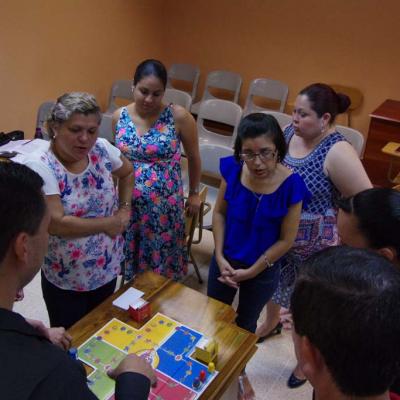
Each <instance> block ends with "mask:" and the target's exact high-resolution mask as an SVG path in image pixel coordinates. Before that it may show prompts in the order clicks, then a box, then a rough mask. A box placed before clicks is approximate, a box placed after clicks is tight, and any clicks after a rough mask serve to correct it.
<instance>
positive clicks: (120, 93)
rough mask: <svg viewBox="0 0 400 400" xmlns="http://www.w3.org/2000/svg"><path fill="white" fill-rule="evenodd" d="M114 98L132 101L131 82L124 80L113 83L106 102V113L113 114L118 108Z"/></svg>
mask: <svg viewBox="0 0 400 400" xmlns="http://www.w3.org/2000/svg"><path fill="white" fill-rule="evenodd" d="M116 98H121V99H126V100H130V101H133V94H132V81H131V80H127V79H125V80H119V81H115V82H114V83H113V85H112V87H111V92H110V97H109V100H108V106H107V111H106V112H107V113H113V112H114V111H115V110H116V109H117V108H118V106H117V104H116V103H115V99H116Z"/></svg>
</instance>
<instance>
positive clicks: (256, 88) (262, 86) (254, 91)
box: [244, 78, 289, 115]
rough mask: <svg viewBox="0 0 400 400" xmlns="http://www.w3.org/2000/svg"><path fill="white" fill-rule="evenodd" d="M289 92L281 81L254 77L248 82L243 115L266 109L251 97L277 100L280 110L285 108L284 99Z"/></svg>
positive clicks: (285, 99)
mask: <svg viewBox="0 0 400 400" xmlns="http://www.w3.org/2000/svg"><path fill="white" fill-rule="evenodd" d="M288 94H289V87H288V85H286V84H285V83H283V82H280V81H275V80H273V79H262V78H259V79H254V80H253V81H252V82H251V83H250V87H249V92H248V94H247V99H246V103H245V107H244V115H247V114H250V113H253V112H257V111H263V110H267V108H265V107H260V106H257V105H256V104H254V101H253V97H254V96H258V97H264V98H266V99H270V100H277V101H279V108H278V111H280V112H282V113H283V111H284V110H285V106H286V101H287V98H288Z"/></svg>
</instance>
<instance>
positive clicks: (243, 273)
mask: <svg viewBox="0 0 400 400" xmlns="http://www.w3.org/2000/svg"><path fill="white" fill-rule="evenodd" d="M252 277H253V276H252V274H251V271H250V269H235V274H234V275H232V278H231V279H232V281H234V282H236V283H239V282H242V281H247V280H248V279H251V278H252Z"/></svg>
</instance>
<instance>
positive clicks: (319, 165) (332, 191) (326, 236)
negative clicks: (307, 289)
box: [256, 83, 372, 388]
mask: <svg viewBox="0 0 400 400" xmlns="http://www.w3.org/2000/svg"><path fill="white" fill-rule="evenodd" d="M349 105H350V99H349V97H348V96H346V95H344V94H341V93H336V92H335V91H334V90H333V89H332V88H331V87H330V86H328V85H325V84H320V83H316V84H312V85H310V86H307V87H306V88H305V89H303V90H302V91H301V92H300V93H299V95H298V96H297V98H296V102H295V108H294V110H293V123H292V124H290V125H289V126H287V127H286V129H285V130H284V135H285V138H286V142H287V143H288V152H287V155H286V157H285V159H284V161H283V164H284V165H286V166H287V167H288V168H290V169H291V170H292V171H293V172H297V173H298V174H299V175H300V176H301V177H302V178H303V179H304V182H305V184H306V185H307V188H308V190H309V191H310V192H311V194H312V198H311V201H310V202H309V203H308V204H307V205H306V206H305V207H304V208H303V211H302V215H301V220H300V225H299V230H298V234H297V238H296V241H295V244H294V246H293V248H292V250H291V251H290V252H289V253H287V255H286V257H285V260H284V261H283V262H282V266H281V278H280V282H279V286H278V289H277V291H276V292H275V294H274V296H273V298H272V300H271V301H270V302H269V303H268V304H267V318H266V321H265V322H264V323H263V324H262V325H260V326H259V328H258V329H257V332H256V333H257V334H258V335H259V336H260V339H259V341H260V342H261V341H263V340H265V339H266V338H267V337H269V336H271V335H272V334H276V333H280V330H281V329H282V325H281V324H280V321H279V311H280V307H281V306H283V307H286V308H288V307H289V302H290V296H291V293H292V289H293V285H294V282H295V278H296V275H297V269H298V267H299V265H300V264H301V263H302V262H303V261H304V260H305V259H306V258H307V257H309V256H310V255H311V254H313V253H315V252H317V251H319V250H321V249H323V248H325V247H328V246H334V245H336V244H338V234H337V227H336V217H337V208H336V207H335V206H334V199H335V197H336V196H337V195H339V194H341V195H343V196H346V197H347V196H352V195H354V194H356V193H358V192H360V191H361V190H364V189H368V188H370V187H371V186H372V185H371V182H370V180H369V178H368V176H367V174H366V172H365V170H364V168H363V166H362V164H361V161H360V159H359V158H358V156H357V153H356V152H355V150H354V149H353V147H352V146H351V145H350V144H349V143H348V142H347V141H346V139H345V138H344V137H343V136H342V135H341V134H340V133H339V132H337V131H336V128H335V118H336V116H337V115H338V114H340V113H343V112H345V111H346V110H347V108H348V107H349ZM303 383H305V378H304V375H303V373H302V372H301V371H300V370H299V369H298V368H296V369H295V371H294V373H293V374H292V375H291V376H290V378H289V381H288V386H289V387H291V388H295V387H298V386H300V385H302V384H303Z"/></svg>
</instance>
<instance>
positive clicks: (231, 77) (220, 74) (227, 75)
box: [202, 71, 242, 103]
mask: <svg viewBox="0 0 400 400" xmlns="http://www.w3.org/2000/svg"><path fill="white" fill-rule="evenodd" d="M241 86H242V77H241V76H240V75H239V74H238V73H236V72H230V71H212V72H210V73H209V74H208V75H207V80H206V83H205V88H204V93H203V97H202V100H203V101H204V100H207V99H215V98H216V97H215V96H213V95H212V94H211V93H210V91H209V88H210V87H212V88H216V89H224V90H228V91H231V92H233V98H232V101H233V102H234V103H238V102H239V94H240V88H241Z"/></svg>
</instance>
